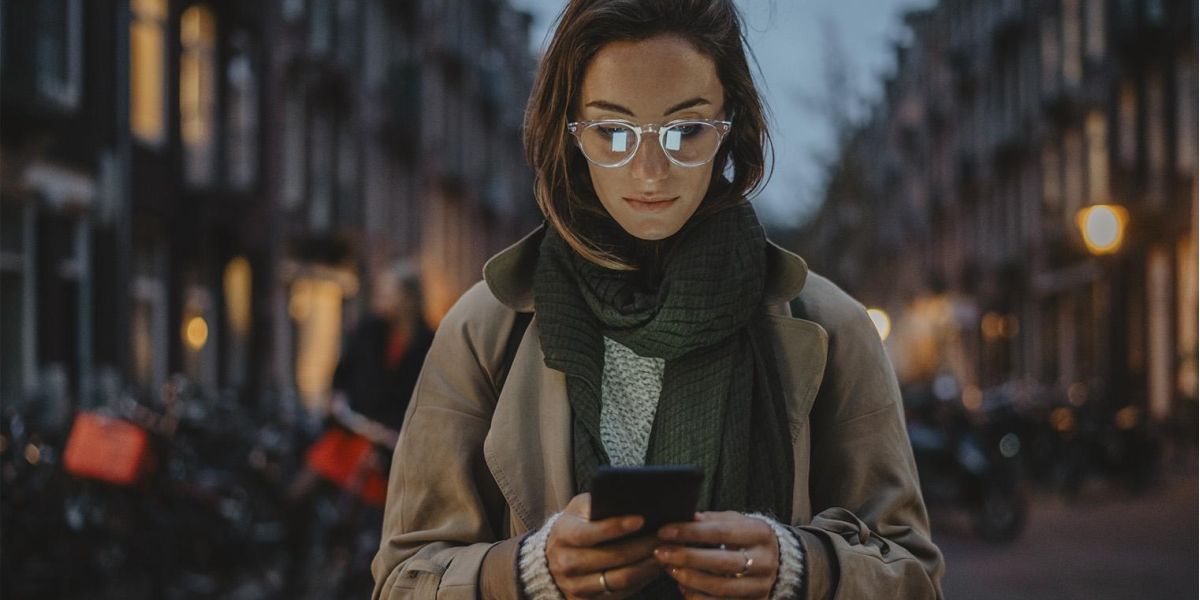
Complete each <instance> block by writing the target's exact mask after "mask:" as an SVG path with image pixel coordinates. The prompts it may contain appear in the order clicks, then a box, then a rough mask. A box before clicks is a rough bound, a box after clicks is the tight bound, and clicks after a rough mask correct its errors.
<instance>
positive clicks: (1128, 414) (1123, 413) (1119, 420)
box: [1114, 406, 1141, 431]
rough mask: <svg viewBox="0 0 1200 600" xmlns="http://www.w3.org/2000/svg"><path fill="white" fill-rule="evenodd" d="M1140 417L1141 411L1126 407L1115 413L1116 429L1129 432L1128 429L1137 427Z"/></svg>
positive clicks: (1133, 407) (1134, 407)
mask: <svg viewBox="0 0 1200 600" xmlns="http://www.w3.org/2000/svg"><path fill="white" fill-rule="evenodd" d="M1140 416H1141V411H1140V410H1138V407H1136V406H1126V407H1125V408H1122V409H1121V410H1119V411H1117V415H1116V418H1115V419H1114V422H1115V423H1116V424H1117V429H1120V430H1121V431H1129V430H1130V429H1133V428H1134V427H1137V424H1138V420H1139V417H1140Z"/></svg>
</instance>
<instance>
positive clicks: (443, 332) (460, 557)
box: [371, 285, 519, 600]
mask: <svg viewBox="0 0 1200 600" xmlns="http://www.w3.org/2000/svg"><path fill="white" fill-rule="evenodd" d="M513 314H514V313H512V311H509V310H507V309H506V308H503V307H502V305H499V303H498V302H496V300H495V299H494V297H492V296H491V293H490V292H488V291H487V288H486V287H482V286H480V285H477V286H475V287H474V288H472V289H471V290H470V291H468V292H467V293H466V294H464V295H463V297H462V298H461V299H460V300H459V301H458V303H456V304H455V306H454V307H453V308H452V309H451V310H450V312H449V313H448V314H447V315H446V317H445V318H444V319H443V321H442V323H441V326H440V327H439V328H438V331H437V333H436V334H435V336H434V340H433V344H432V346H431V347H430V350H429V353H428V355H427V357H426V360H425V364H424V366H423V367H422V369H421V374H420V376H419V377H418V379H417V383H416V387H415V389H414V390H413V395H412V399H411V401H410V402H409V406H408V410H407V412H406V415H405V419H404V424H403V426H402V427H401V430H400V438H399V442H398V444H397V446H396V451H395V455H394V460H393V461H392V470H391V474H390V477H389V481H388V493H387V503H386V505H385V508H384V518H383V533H382V537H381V540H380V548H379V552H378V553H377V554H376V556H375V559H374V561H373V562H372V564H371V571H372V574H373V576H374V578H375V589H374V592H373V594H372V598H373V599H375V600H382V599H388V600H399V599H401V598H431V599H432V598H439V599H440V598H464V599H471V600H473V599H475V598H478V597H480V596H481V594H480V588H481V584H482V587H484V588H485V589H488V590H489V594H488V595H489V596H492V595H494V594H495V592H494V591H495V590H503V592H504V593H502V594H500V596H501V597H505V596H507V597H515V594H516V593H517V589H518V588H517V578H516V549H517V548H518V547H519V542H517V540H515V539H508V540H505V539H503V538H502V536H503V535H506V534H507V531H506V526H505V525H504V524H505V522H506V521H505V517H506V515H507V510H508V509H507V505H506V503H505V501H504V498H503V496H502V495H501V492H500V490H499V488H498V487H497V486H496V483H495V481H494V480H493V478H492V476H491V472H490V471H489V470H488V468H487V465H486V464H485V462H484V457H483V442H484V438H485V437H486V436H487V433H488V429H489V427H490V423H491V417H492V411H493V409H494V407H495V402H496V395H497V394H496V390H495V386H494V384H493V377H492V373H491V370H492V367H490V366H489V365H496V364H497V361H498V360H500V353H501V351H502V348H501V345H502V343H503V341H502V340H498V339H496V338H499V337H501V336H500V335H499V334H498V333H497V332H498V331H503V332H507V331H508V327H511V322H512V319H513ZM492 551H494V552H503V553H505V555H507V556H508V558H505V559H504V560H503V561H489V563H491V564H507V565H511V568H501V569H492V568H489V569H488V573H486V574H485V575H484V577H483V578H482V580H481V576H480V573H481V569H482V568H483V565H484V557H485V555H487V553H488V552H492Z"/></svg>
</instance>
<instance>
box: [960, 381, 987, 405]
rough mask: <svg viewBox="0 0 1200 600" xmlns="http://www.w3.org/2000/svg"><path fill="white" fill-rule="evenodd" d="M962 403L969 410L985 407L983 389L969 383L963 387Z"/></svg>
mask: <svg viewBox="0 0 1200 600" xmlns="http://www.w3.org/2000/svg"><path fill="white" fill-rule="evenodd" d="M962 403H963V406H964V407H966V408H967V409H968V410H979V409H980V408H982V407H983V391H982V390H980V389H979V386H976V385H968V386H967V387H965V388H963V392H962Z"/></svg>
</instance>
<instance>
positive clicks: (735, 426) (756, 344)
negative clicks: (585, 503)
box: [534, 202, 793, 591]
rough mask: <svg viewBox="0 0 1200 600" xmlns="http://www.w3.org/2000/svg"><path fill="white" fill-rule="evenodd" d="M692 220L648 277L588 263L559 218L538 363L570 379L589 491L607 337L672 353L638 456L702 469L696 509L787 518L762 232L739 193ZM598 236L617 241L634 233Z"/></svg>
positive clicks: (786, 436)
mask: <svg viewBox="0 0 1200 600" xmlns="http://www.w3.org/2000/svg"><path fill="white" fill-rule="evenodd" d="M693 221H694V222H691V223H689V224H688V226H687V227H686V228H685V229H684V230H682V231H681V232H679V233H677V234H676V236H675V238H677V239H672V243H673V246H672V248H671V250H670V253H669V254H668V255H667V257H666V258H665V262H664V263H663V264H662V265H661V269H660V273H661V276H659V277H657V278H656V279H657V281H653V282H651V284H650V285H647V284H646V282H645V277H642V276H640V275H639V273H637V272H629V271H614V270H611V269H606V268H603V267H600V266H597V265H595V264H593V263H590V262H588V261H587V260H585V259H583V258H582V257H581V256H579V254H578V253H576V252H575V251H573V250H572V249H571V248H570V247H569V246H568V245H567V244H566V242H565V241H563V239H562V237H560V236H559V235H558V233H557V232H556V231H555V230H554V229H553V228H549V229H548V230H547V232H546V236H545V238H544V239H543V241H542V244H541V254H540V257H539V260H538V265H537V270H536V273H535V275H534V308H535V312H536V314H537V317H538V323H539V331H540V336H541V337H540V340H541V345H542V350H543V352H544V354H545V362H546V366H548V367H550V368H552V369H555V370H558V371H562V372H563V373H565V374H566V376H567V394H568V399H569V402H570V404H571V410H572V416H573V427H572V438H573V442H574V465H575V471H574V473H575V489H576V492H577V493H581V492H585V491H588V490H590V489H591V479H592V475H593V474H594V473H595V471H596V468H597V467H598V466H600V465H606V464H609V457H608V455H607V453H606V452H605V450H604V445H603V443H602V442H601V439H600V401H601V400H600V398H601V396H600V381H601V374H602V373H603V371H604V344H603V339H602V338H601V336H608V337H610V338H612V339H614V340H616V341H618V342H620V343H622V344H624V345H625V346H628V347H629V348H630V349H632V350H633V351H634V352H635V353H637V354H638V355H640V356H643V357H658V358H663V359H666V368H665V370H664V373H663V385H662V393H661V395H660V398H659V403H658V409H657V412H656V415H655V418H654V424H653V426H652V429H651V433H650V441H649V447H648V449H647V451H646V464H647V465H659V464H690V465H698V466H700V467H701V468H702V469H703V470H704V475H705V478H704V486H703V488H702V490H701V496H700V510H737V511H744V512H752V511H758V512H763V513H767V514H771V515H773V516H775V518H776V519H778V520H780V521H782V522H784V523H787V522H790V520H791V503H792V469H793V464H792V447H791V437H790V433H789V429H788V419H787V409H786V406H785V405H784V398H783V395H782V391H781V389H780V382H779V377H778V376H777V374H776V372H775V362H774V360H775V359H774V355H773V351H772V348H771V344H770V340H769V338H768V336H767V335H766V322H765V319H766V316H765V315H766V312H765V307H764V305H763V290H764V287H765V273H766V238H765V237H764V235H763V230H762V226H761V225H760V224H759V222H758V218H757V216H756V215H755V213H754V209H753V208H752V207H751V206H750V204H749V203H746V202H743V203H740V204H738V205H736V206H732V207H730V208H728V209H725V210H722V211H720V212H718V213H715V214H713V215H710V216H709V217H707V218H704V219H703V220H697V219H693ZM621 233H623V232H621ZM602 235H607V236H609V238H610V239H609V240H607V241H610V242H612V244H613V247H614V248H618V247H620V246H621V245H622V244H625V245H628V244H629V243H630V242H629V239H625V240H618V239H611V238H614V237H617V236H619V234H611V233H609V234H602ZM626 236H627V234H626ZM601 241H605V240H601ZM672 591H673V590H672Z"/></svg>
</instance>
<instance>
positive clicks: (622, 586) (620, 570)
mask: <svg viewBox="0 0 1200 600" xmlns="http://www.w3.org/2000/svg"><path fill="white" fill-rule="evenodd" d="M661 572H662V566H661V565H659V564H658V561H657V560H655V559H654V557H650V558H647V559H644V560H641V561H638V562H636V563H634V564H631V565H625V566H623V567H617V568H613V569H604V570H601V571H594V572H591V573H585V574H582V575H575V576H571V577H564V578H562V579H561V580H558V581H557V584H558V587H559V589H560V590H562V591H563V592H564V593H565V594H567V595H568V596H570V597H576V598H598V597H601V596H604V597H608V598H624V597H627V596H632V595H633V594H635V593H637V592H638V591H639V590H641V589H642V588H643V587H646V584H647V583H650V581H652V580H653V579H654V578H655V577H657V576H658V574H659V573H661ZM601 573H603V574H604V580H603V582H602V581H601V579H600V575H601ZM605 583H607V584H608V589H607V590H605V589H604V584H605Z"/></svg>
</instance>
